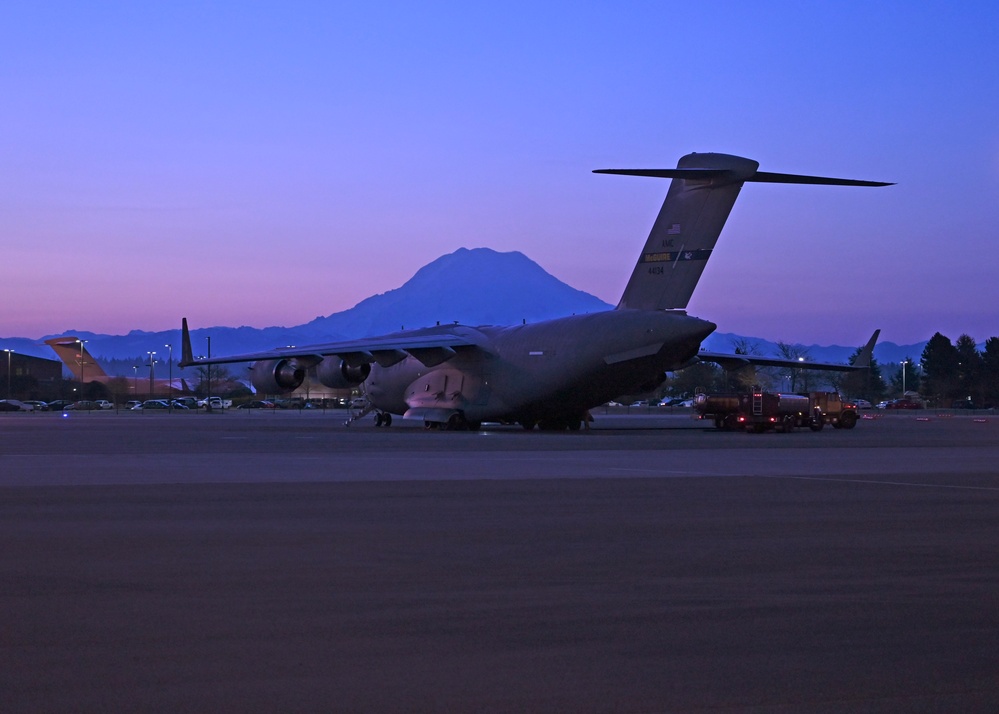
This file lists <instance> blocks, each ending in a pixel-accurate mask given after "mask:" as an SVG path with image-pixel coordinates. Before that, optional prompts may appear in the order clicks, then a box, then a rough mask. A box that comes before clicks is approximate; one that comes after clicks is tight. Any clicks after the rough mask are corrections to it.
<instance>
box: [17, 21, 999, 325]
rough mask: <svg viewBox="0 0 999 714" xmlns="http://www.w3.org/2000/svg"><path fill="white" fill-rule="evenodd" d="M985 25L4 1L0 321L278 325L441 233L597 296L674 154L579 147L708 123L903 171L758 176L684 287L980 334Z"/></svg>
mask: <svg viewBox="0 0 999 714" xmlns="http://www.w3.org/2000/svg"><path fill="white" fill-rule="evenodd" d="M997 49H999V4H997V3H995V2H963V3H953V2H919V3H911V2H886V3H870V2H836V3H800V2H762V3H744V2H710V3H706V2H705V3H692V2H683V3H670V2H613V3H611V2H606V3H605V2H600V3H586V2H571V3H570V2H555V3H545V2H530V3H527V2H525V3H521V2H503V3H489V4H486V3H483V4H478V3H457V2H455V3H434V2H430V3H336V2H213V3H208V2H121V3H111V2H6V3H4V4H3V5H2V6H0V96H2V102H0V235H2V241H3V242H2V247H3V256H4V260H3V265H4V270H3V274H2V278H0V296H2V298H3V303H4V310H3V311H2V313H0V336H3V337H14V336H22V337H32V338H36V337H40V336H42V335H46V334H53V333H61V332H63V331H69V330H90V331H94V332H103V333H113V334H121V333H125V332H128V331H129V330H132V329H142V330H162V329H170V328H177V327H178V326H179V324H180V318H181V316H187V317H188V318H190V320H191V321H192V325H195V326H199V327H208V326H214V325H232V326H237V325H252V326H255V327H265V326H269V325H297V324H301V323H303V322H306V321H308V320H310V319H312V318H314V317H316V316H317V315H327V314H330V313H333V312H337V311H340V310H344V309H346V308H349V307H352V306H353V305H355V304H356V303H357V302H359V301H361V300H362V299H364V298H366V297H368V296H370V295H373V294H375V293H381V292H385V291H387V290H391V289H393V288H395V287H398V286H399V285H401V284H402V283H403V282H405V281H406V280H407V279H409V278H410V277H411V276H412V275H413V273H414V272H416V270H417V269H418V268H420V267H421V266H423V265H425V264H426V263H429V262H430V261H432V260H434V259H435V258H437V257H439V256H440V255H442V254H444V253H450V252H453V251H454V250H457V249H458V248H460V247H468V248H475V247H489V248H493V249H495V250H501V251H508V250H517V251H521V252H523V253H524V254H526V255H527V256H528V257H530V258H531V259H533V260H535V261H537V262H538V263H539V264H540V265H541V266H542V267H543V268H545V269H546V270H547V271H548V272H550V273H552V274H553V275H555V276H556V277H557V278H559V279H561V280H563V281H565V282H567V283H569V284H570V285H572V286H573V287H576V288H579V289H581V290H585V291H587V292H590V293H593V294H594V295H596V296H598V297H600V298H602V299H604V300H606V301H607V302H610V303H612V304H613V303H616V302H617V300H618V298H619V296H620V293H621V291H622V290H623V288H624V284H625V282H626V281H627V279H628V277H629V275H630V273H631V270H632V267H633V266H634V263H635V260H636V259H637V257H638V254H639V252H640V250H641V247H642V245H643V243H644V240H645V238H646V236H647V235H648V231H649V228H650V226H651V224H652V221H653V219H654V218H655V215H656V213H657V212H658V210H659V207H660V205H661V202H662V199H663V196H664V195H665V190H666V188H667V182H666V181H661V180H655V179H641V178H633V177H617V176H600V175H594V174H592V173H591V170H592V169H595V168H616V167H621V168H636V167H638V168H662V167H672V166H675V165H676V161H677V159H678V158H679V157H680V156H681V155H683V154H686V153H688V152H690V151H718V152H724V153H732V154H738V155H741V156H746V157H749V158H752V159H756V160H757V161H759V162H760V165H761V170H764V171H776V172H790V173H804V174H817V175H825V176H837V177H846V178H859V179H871V180H883V181H895V182H897V184H898V185H896V186H892V187H889V188H878V189H869V188H843V187H817V186H781V185H765V184H750V185H747V186H746V187H745V188H744V189H743V191H742V194H741V196H740V198H739V201H738V202H737V203H736V205H735V209H734V210H733V212H732V215H731V217H730V218H729V221H728V224H727V225H726V228H725V230H724V232H723V233H722V237H721V240H720V241H719V244H718V246H717V249H716V251H715V253H714V256H713V257H712V260H711V262H710V263H709V264H708V266H707V269H706V270H705V273H704V276H703V278H702V280H701V283H700V285H699V287H698V290H697V292H696V293H695V296H694V299H693V300H692V302H691V304H690V306H689V312H690V313H691V314H694V315H697V316H699V317H703V318H706V319H710V320H712V321H714V322H716V323H717V324H718V329H719V330H720V331H721V332H737V333H739V334H743V335H751V336H756V337H762V338H767V339H780V340H785V341H790V342H802V343H805V344H809V343H819V344H848V345H849V344H861V343H863V342H864V341H865V340H866V339H867V337H868V336H869V335H870V333H871V331H872V330H873V329H874V328H875V327H880V328H882V329H883V332H882V340H886V341H892V342H896V343H900V344H906V343H912V342H917V341H920V340H925V339H927V338H929V337H930V336H931V335H932V334H933V333H934V332H937V331H940V332H943V333H944V334H945V335H947V336H949V337H951V338H952V339H956V338H957V336H958V335H960V334H961V333H968V334H970V335H972V336H973V337H975V338H976V339H977V340H979V341H981V340H984V339H985V338H987V337H991V336H997V335H999V241H997V238H999V229H997V225H999V53H997ZM486 279H488V276H483V280H486ZM441 289H442V290H446V289H447V286H446V285H442V286H441ZM454 299H455V300H456V301H460V300H461V295H455V296H454Z"/></svg>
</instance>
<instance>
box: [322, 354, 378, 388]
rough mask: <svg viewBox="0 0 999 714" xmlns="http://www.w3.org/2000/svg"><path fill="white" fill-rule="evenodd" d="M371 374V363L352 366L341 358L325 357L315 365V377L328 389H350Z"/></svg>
mask: <svg viewBox="0 0 999 714" xmlns="http://www.w3.org/2000/svg"><path fill="white" fill-rule="evenodd" d="M370 374H371V365H370V364H366V363H365V364H362V365H359V366H357V367H352V366H351V365H349V364H347V363H346V362H344V361H343V360H335V359H330V358H328V357H327V358H326V359H324V360H323V361H322V362H320V363H319V364H318V365H316V379H318V380H319V381H320V382H321V383H322V384H324V385H325V386H327V387H329V388H330V389H350V388H351V387H356V386H357V385H358V384H360V383H361V382H363V381H364V380H366V379H367V378H368V375H370Z"/></svg>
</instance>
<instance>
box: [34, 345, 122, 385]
mask: <svg viewBox="0 0 999 714" xmlns="http://www.w3.org/2000/svg"><path fill="white" fill-rule="evenodd" d="M45 344H47V345H48V346H49V347H51V348H52V349H53V351H54V352H55V353H56V355H57V356H58V357H59V359H61V360H62V362H63V364H65V365H66V368H67V369H68V370H69V372H70V374H72V375H73V379H75V380H77V381H83V380H84V379H86V380H87V381H93V380H95V379H98V378H100V377H107V376H108V375H107V373H106V372H105V371H104V369H103V368H102V367H101V366H100V365H99V364H97V360H95V359H94V357H93V355H91V354H90V353H89V352H88V351H87V346H86V344H85V343H84V342H83V341H82V340H80V339H78V338H76V337H74V336H73V335H65V336H63V337H53V338H52V339H51V340H45Z"/></svg>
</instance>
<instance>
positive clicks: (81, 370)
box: [77, 340, 86, 398]
mask: <svg viewBox="0 0 999 714" xmlns="http://www.w3.org/2000/svg"><path fill="white" fill-rule="evenodd" d="M77 342H79V343H80V396H82V397H84V398H86V395H85V394H84V389H83V385H84V384H85V383H86V382H85V380H84V379H83V365H84V362H83V345H84V343H86V340H77Z"/></svg>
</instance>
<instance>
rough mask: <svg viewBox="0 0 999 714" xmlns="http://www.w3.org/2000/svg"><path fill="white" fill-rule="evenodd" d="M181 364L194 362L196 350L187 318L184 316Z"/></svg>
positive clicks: (181, 334) (181, 337) (181, 330)
mask: <svg viewBox="0 0 999 714" xmlns="http://www.w3.org/2000/svg"><path fill="white" fill-rule="evenodd" d="M179 364H180V366H181V367H187V366H189V365H192V364H194V350H193V349H191V331H190V330H189V329H188V328H187V318H186V317H185V318H183V319H182V320H181V324H180V363H179Z"/></svg>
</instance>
